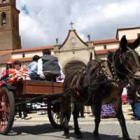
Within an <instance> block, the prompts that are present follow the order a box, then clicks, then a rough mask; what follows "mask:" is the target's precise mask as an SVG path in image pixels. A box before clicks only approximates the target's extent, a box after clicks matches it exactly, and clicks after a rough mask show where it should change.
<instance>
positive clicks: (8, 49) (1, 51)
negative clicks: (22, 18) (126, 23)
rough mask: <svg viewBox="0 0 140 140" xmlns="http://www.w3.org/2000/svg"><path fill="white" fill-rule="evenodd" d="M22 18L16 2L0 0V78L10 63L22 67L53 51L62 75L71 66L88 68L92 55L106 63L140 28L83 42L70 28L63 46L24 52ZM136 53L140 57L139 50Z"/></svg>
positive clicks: (56, 44)
mask: <svg viewBox="0 0 140 140" xmlns="http://www.w3.org/2000/svg"><path fill="white" fill-rule="evenodd" d="M19 14H20V11H19V10H18V9H17V8H16V0H0V16H1V18H0V74H1V72H2V70H3V69H5V65H6V63H7V62H8V61H15V60H19V61H20V62H21V63H22V65H27V64H28V63H30V62H31V61H32V57H33V56H34V55H39V56H42V50H43V49H50V50H51V52H52V55H55V56H57V57H58V59H59V61H60V63H61V65H62V69H63V71H64V72H66V70H67V69H68V68H69V67H70V65H71V63H85V64H87V62H88V60H89V58H90V53H91V52H92V54H93V59H95V57H99V58H101V59H106V56H107V52H108V51H115V50H116V49H117V48H118V47H119V41H120V39H121V37H122V36H123V35H126V37H127V39H128V40H129V41H133V40H135V39H136V38H137V37H138V36H139V35H140V27H132V28H122V29H117V31H116V38H114V39H106V40H90V36H88V40H87V41H86V42H84V41H83V40H82V39H81V38H80V37H79V35H78V33H77V32H76V29H74V28H73V24H71V29H70V30H69V31H68V34H67V36H66V39H65V40H64V41H63V43H62V44H58V40H57V39H56V43H55V45H52V46H47V45H46V46H39V47H34V48H31V49H22V47H21V38H20V34H19ZM137 51H138V52H139V53H140V48H138V49H137ZM95 54H96V55H95Z"/></svg>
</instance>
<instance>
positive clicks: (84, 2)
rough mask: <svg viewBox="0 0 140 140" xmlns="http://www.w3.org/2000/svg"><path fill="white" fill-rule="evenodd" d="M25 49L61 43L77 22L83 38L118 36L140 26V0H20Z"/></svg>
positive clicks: (22, 39) (18, 4) (20, 17)
mask: <svg viewBox="0 0 140 140" xmlns="http://www.w3.org/2000/svg"><path fill="white" fill-rule="evenodd" d="M17 8H18V9H19V10H20V11H21V12H20V16H19V19H20V20H19V22H20V23H19V24H20V36H21V42H22V48H33V47H38V46H49V45H55V44H56V38H58V39H59V44H62V43H63V42H64V40H65V39H66V37H67V34H68V31H69V30H70V29H71V26H70V23H71V22H73V23H74V25H73V26H74V29H76V31H77V33H78V35H79V36H80V38H82V39H83V40H84V41H88V39H87V35H89V34H90V36H91V40H103V39H115V37H116V30H117V29H119V28H129V27H139V26H140V0H17Z"/></svg>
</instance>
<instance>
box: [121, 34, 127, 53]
mask: <svg viewBox="0 0 140 140" xmlns="http://www.w3.org/2000/svg"><path fill="white" fill-rule="evenodd" d="M127 43H128V42H127V39H126V36H125V35H124V36H123V37H122V38H121V41H120V50H121V51H122V52H126V51H127Z"/></svg>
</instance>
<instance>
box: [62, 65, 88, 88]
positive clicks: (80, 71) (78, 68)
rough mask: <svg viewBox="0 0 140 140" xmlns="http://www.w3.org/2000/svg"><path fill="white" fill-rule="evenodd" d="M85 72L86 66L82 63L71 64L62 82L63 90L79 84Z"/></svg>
mask: <svg viewBox="0 0 140 140" xmlns="http://www.w3.org/2000/svg"><path fill="white" fill-rule="evenodd" d="M85 70H86V65H85V64H84V63H73V65H71V67H70V68H69V69H68V70H67V73H66V77H65V81H64V89H65V88H67V87H73V86H75V85H77V84H79V82H80V81H81V79H82V76H83V75H84V72H85Z"/></svg>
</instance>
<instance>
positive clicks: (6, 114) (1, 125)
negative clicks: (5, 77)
mask: <svg viewBox="0 0 140 140" xmlns="http://www.w3.org/2000/svg"><path fill="white" fill-rule="evenodd" d="M14 116H15V100H14V94H13V92H12V91H9V90H8V89H7V88H6V87H2V90H1V92H0V133H1V134H3V135H6V134H7V133H9V132H10V130H11V128H12V125H13V121H14Z"/></svg>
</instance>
